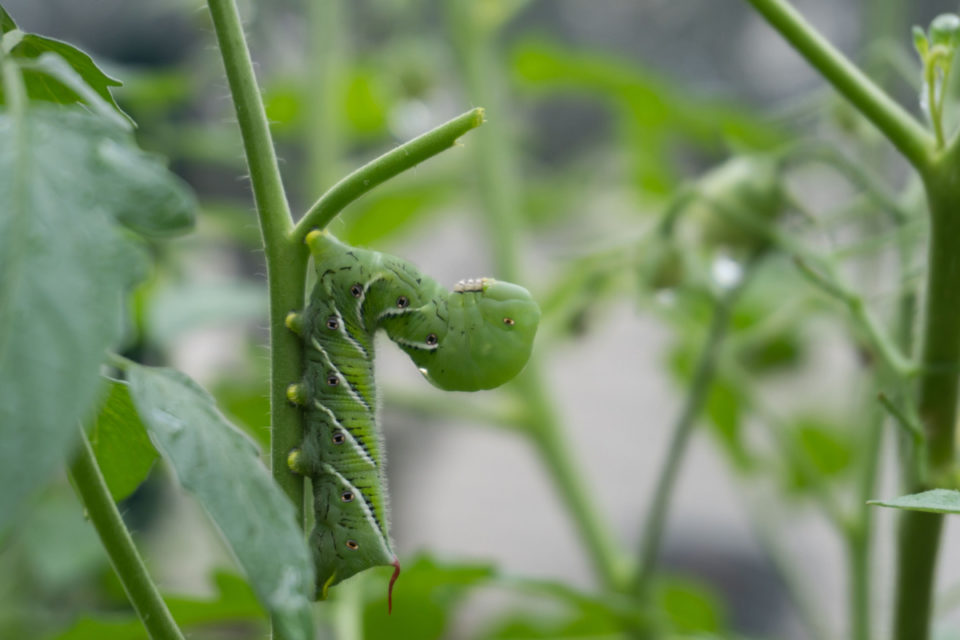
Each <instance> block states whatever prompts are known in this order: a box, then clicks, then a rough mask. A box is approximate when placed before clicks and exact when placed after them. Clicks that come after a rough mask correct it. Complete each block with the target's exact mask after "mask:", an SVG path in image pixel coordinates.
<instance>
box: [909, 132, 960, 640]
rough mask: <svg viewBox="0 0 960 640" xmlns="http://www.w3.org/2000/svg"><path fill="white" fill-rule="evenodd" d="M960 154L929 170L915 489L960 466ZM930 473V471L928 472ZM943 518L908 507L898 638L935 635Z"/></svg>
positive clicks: (947, 481)
mask: <svg viewBox="0 0 960 640" xmlns="http://www.w3.org/2000/svg"><path fill="white" fill-rule="evenodd" d="M958 160H960V157H958V154H957V151H956V149H954V150H953V153H951V154H948V155H946V156H941V157H940V158H939V159H938V161H937V162H935V163H933V164H932V166H931V169H930V170H929V171H928V172H926V173H925V174H924V175H923V179H924V186H925V188H926V192H927V201H928V204H929V206H930V246H929V255H928V258H927V261H928V262H927V289H926V300H925V308H924V318H923V330H922V334H921V335H922V344H921V346H920V361H921V368H922V376H921V378H920V384H919V388H918V390H917V398H918V401H917V407H918V411H919V414H920V418H921V420H922V422H923V426H924V432H925V434H926V450H925V463H926V473H925V474H923V475H921V473H920V471H919V470H916V469H914V470H912V473H909V475H908V477H909V480H908V487H907V489H908V490H909V491H910V492H911V493H914V492H918V491H923V490H925V489H929V488H933V487H936V486H938V485H941V486H951V483H952V476H953V473H954V470H955V463H954V455H955V450H954V448H955V428H956V420H957V397H958V389H957V385H958V382H960V377H958V376H960V296H958V295H957V291H958V290H960V263H958V261H957V238H960V217H958V216H957V215H956V208H957V204H958V203H960V186H958V185H957V182H956V178H955V176H956V172H957V167H958V166H960V162H958ZM924 476H926V477H924ZM942 527H943V516H942V515H938V514H931V513H920V512H914V511H907V512H904V513H903V514H902V515H901V521H900V532H899V540H898V552H899V553H898V557H897V581H896V584H897V593H896V609H895V611H896V613H895V617H894V638H896V639H897V640H922V639H925V638H928V637H929V633H930V618H931V615H932V614H933V590H934V585H935V577H936V564H937V554H938V550H939V543H940V534H941V529H942Z"/></svg>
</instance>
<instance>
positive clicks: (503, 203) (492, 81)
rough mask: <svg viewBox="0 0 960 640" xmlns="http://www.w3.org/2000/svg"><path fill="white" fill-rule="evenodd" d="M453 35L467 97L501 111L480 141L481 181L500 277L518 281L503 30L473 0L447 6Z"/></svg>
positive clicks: (516, 198)
mask: <svg viewBox="0 0 960 640" xmlns="http://www.w3.org/2000/svg"><path fill="white" fill-rule="evenodd" d="M447 4H448V5H449V9H448V11H449V24H450V27H451V28H450V30H449V31H450V33H451V35H452V37H453V39H454V43H455V45H456V47H457V53H458V59H459V62H460V66H461V68H462V71H463V76H464V81H465V83H466V88H467V92H468V93H469V95H470V98H471V99H472V100H473V101H474V103H475V104H485V105H490V106H491V108H493V107H495V108H496V115H495V116H494V117H493V118H492V119H491V120H490V122H489V123H488V125H487V130H486V135H482V136H478V137H479V140H477V156H478V157H479V158H480V162H479V164H478V165H477V174H478V175H477V180H478V182H479V184H480V185H482V188H481V189H480V197H481V198H482V202H483V206H484V209H485V211H486V213H487V215H488V218H489V220H488V225H489V227H490V230H491V235H492V237H493V238H494V239H495V242H494V243H493V246H492V247H491V250H492V252H493V258H494V264H495V265H496V266H497V271H498V273H496V274H495V275H496V276H497V277H500V278H503V279H505V280H511V281H517V279H518V275H519V261H518V259H517V258H518V256H519V254H520V251H519V247H518V240H519V221H520V215H521V213H520V206H521V205H520V203H521V192H520V184H519V182H518V180H517V175H518V167H517V166H516V158H518V157H519V156H518V154H517V153H516V152H515V151H516V150H514V149H512V143H511V136H510V134H509V131H508V130H507V118H508V113H509V111H508V110H507V109H506V108H504V105H505V104H506V100H505V99H504V95H505V93H506V88H505V87H504V82H503V79H502V77H501V74H500V71H499V65H498V62H499V61H498V59H497V56H496V47H495V46H494V41H495V39H496V35H497V29H496V27H495V26H494V25H493V24H490V23H489V22H486V21H485V19H486V20H489V18H487V17H486V15H485V12H484V11H483V10H482V8H481V7H480V5H478V4H477V3H475V2H470V1H469V0H447Z"/></svg>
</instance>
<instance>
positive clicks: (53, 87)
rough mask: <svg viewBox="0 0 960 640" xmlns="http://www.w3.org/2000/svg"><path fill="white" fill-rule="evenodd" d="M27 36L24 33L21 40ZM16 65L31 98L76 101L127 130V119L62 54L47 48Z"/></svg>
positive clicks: (58, 101)
mask: <svg viewBox="0 0 960 640" xmlns="http://www.w3.org/2000/svg"><path fill="white" fill-rule="evenodd" d="M28 38H29V36H25V37H24V40H26V39H28ZM16 49H17V48H16V47H15V48H14V50H16ZM19 66H20V72H21V73H22V74H23V82H24V85H25V87H26V89H27V96H28V97H30V98H31V99H33V100H46V101H49V102H57V103H60V104H73V103H76V102H79V103H82V104H85V105H87V106H88V107H90V109H91V110H92V111H93V112H94V113H96V114H97V115H99V116H102V117H104V118H106V119H107V120H110V121H111V122H113V123H114V124H115V125H117V126H118V127H120V128H121V129H128V130H129V129H130V125H131V121H130V120H129V119H128V118H127V117H126V116H125V115H124V114H122V113H121V112H120V111H119V110H118V109H116V108H114V106H113V105H112V104H111V103H110V101H108V100H104V99H103V97H102V96H101V95H100V94H99V93H97V91H96V90H95V89H94V88H93V87H91V86H90V85H89V84H87V82H86V80H85V79H84V77H83V76H81V75H80V74H79V73H78V72H77V71H76V69H74V67H72V66H71V65H70V64H69V63H68V62H67V61H66V60H65V59H64V58H63V56H61V55H59V54H56V53H53V52H50V51H48V52H46V53H43V54H41V55H40V56H39V57H37V58H31V59H21V60H20V63H19Z"/></svg>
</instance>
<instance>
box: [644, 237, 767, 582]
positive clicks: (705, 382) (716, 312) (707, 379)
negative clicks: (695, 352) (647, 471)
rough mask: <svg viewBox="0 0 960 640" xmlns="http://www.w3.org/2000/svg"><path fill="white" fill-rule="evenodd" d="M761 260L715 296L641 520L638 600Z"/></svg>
mask: <svg viewBox="0 0 960 640" xmlns="http://www.w3.org/2000/svg"><path fill="white" fill-rule="evenodd" d="M761 257H762V253H757V254H755V255H754V256H753V257H751V258H749V259H748V260H747V262H746V263H745V265H744V268H743V275H742V276H741V278H740V280H739V281H738V282H736V283H735V284H733V285H732V286H731V287H730V288H728V289H726V290H725V291H722V292H720V293H718V294H716V298H715V299H714V302H713V318H712V320H711V321H710V328H709V329H708V331H707V337H706V341H705V342H704V344H703V347H702V348H701V350H700V356H699V358H698V360H697V364H696V369H695V370H694V373H693V378H692V380H691V382H690V386H689V388H688V389H687V394H686V397H685V398H684V401H683V407H682V409H681V411H680V415H679V416H678V418H677V421H676V422H675V423H674V425H673V428H672V430H671V436H670V444H669V447H668V449H667V457H666V460H665V462H664V464H663V467H662V468H661V470H660V474H659V476H658V477H657V484H656V487H655V489H654V492H653V501H652V502H651V504H650V509H649V511H648V512H647V516H646V518H645V519H644V521H643V531H642V533H641V535H640V554H639V557H638V560H637V561H638V569H637V574H636V577H635V579H634V584H633V589H634V593H636V595H637V597H638V598H639V599H641V600H648V599H649V596H650V593H649V590H650V583H651V581H652V580H653V577H654V575H655V573H656V570H657V558H658V556H659V554H660V546H661V542H662V539H663V532H664V530H665V529H666V526H667V520H668V517H669V508H670V501H671V499H672V497H673V490H674V488H675V486H676V481H677V476H678V475H679V473H680V465H681V463H682V462H683V458H684V457H685V456H686V453H687V449H688V445H689V443H690V435H691V434H692V433H693V428H694V426H695V425H696V424H697V420H698V419H699V417H700V414H701V412H702V411H703V407H704V404H705V403H706V401H707V397H708V394H709V391H710V387H711V384H712V383H713V379H714V374H715V372H716V369H717V358H718V355H719V352H720V348H721V345H722V344H723V340H724V338H725V337H726V335H727V329H728V328H729V326H730V316H731V314H732V312H733V307H734V305H735V304H736V301H737V299H738V298H739V297H740V294H741V293H742V292H743V290H744V289H745V288H746V287H747V284H748V283H749V281H750V279H751V277H752V276H753V274H754V272H755V271H756V269H757V268H758V263H759V260H760V259H761Z"/></svg>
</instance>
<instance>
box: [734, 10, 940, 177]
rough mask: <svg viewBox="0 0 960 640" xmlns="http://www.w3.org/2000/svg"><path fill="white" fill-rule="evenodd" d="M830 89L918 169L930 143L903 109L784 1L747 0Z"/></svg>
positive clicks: (925, 160) (924, 162)
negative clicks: (819, 75)
mask: <svg viewBox="0 0 960 640" xmlns="http://www.w3.org/2000/svg"><path fill="white" fill-rule="evenodd" d="M747 1H748V2H749V3H750V4H752V5H753V7H754V8H755V9H756V10H757V11H758V12H759V13H760V14H761V15H763V17H764V18H766V20H767V21H768V22H769V23H770V24H771V25H772V26H773V27H774V28H775V29H776V30H777V31H779V32H780V35H782V36H783V37H784V38H785V39H786V40H787V41H788V42H790V44H792V45H793V48H794V49H795V50H796V51H797V52H798V53H799V54H800V55H802V56H803V57H804V58H806V60H807V62H809V63H810V64H811V65H813V67H814V68H815V69H817V70H818V71H819V72H820V73H821V74H822V75H823V77H824V78H826V80H827V81H828V82H830V84H832V85H833V86H834V88H835V89H836V90H837V91H839V92H840V93H841V94H842V95H843V96H844V97H845V98H847V100H849V101H850V102H851V103H853V105H854V106H855V107H856V108H857V109H858V110H859V111H860V113H862V114H863V115H864V116H865V117H866V118H867V119H868V120H870V121H871V122H872V123H873V124H874V125H876V127H877V128H878V129H880V131H881V132H883V134H884V135H885V136H886V137H887V139H888V140H890V142H891V143H893V145H894V146H895V147H896V148H897V149H899V150H900V153H902V154H903V155H904V156H905V157H906V158H907V160H909V161H910V163H911V164H912V165H913V166H914V167H916V168H917V169H918V170H919V169H923V168H924V167H926V166H927V165H928V164H929V162H930V158H931V155H932V150H933V148H934V141H933V140H932V139H931V136H930V134H929V132H928V131H927V130H926V129H925V128H924V127H923V125H921V124H920V123H919V122H917V120H916V119H915V118H914V117H913V116H911V115H910V114H909V113H907V112H906V111H905V110H904V109H903V107H901V106H900V105H899V104H897V103H896V102H894V101H893V100H892V99H891V98H890V96H888V95H887V94H886V93H885V92H884V91H883V90H882V89H880V88H879V87H878V86H877V85H876V84H874V82H873V81H871V80H870V78H868V77H867V76H866V75H865V74H864V73H863V72H862V71H860V69H858V68H857V67H856V66H855V65H854V64H853V63H852V62H850V61H849V60H848V59H847V58H846V57H844V55H843V54H842V53H840V51H838V50H837V49H836V48H835V47H834V46H833V45H831V44H830V43H829V42H827V40H826V39H824V38H823V36H821V35H820V34H819V33H818V32H817V31H816V29H814V28H813V27H812V26H811V25H810V24H809V23H808V22H807V21H806V20H804V18H803V16H801V15H800V14H799V13H797V11H796V10H795V9H794V8H793V7H792V6H791V5H790V4H789V3H788V2H786V0H747Z"/></svg>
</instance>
